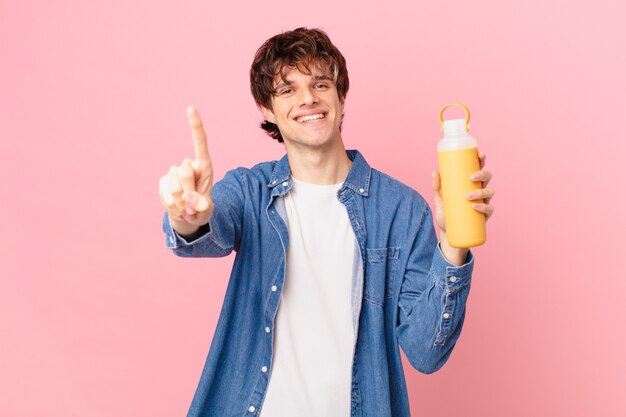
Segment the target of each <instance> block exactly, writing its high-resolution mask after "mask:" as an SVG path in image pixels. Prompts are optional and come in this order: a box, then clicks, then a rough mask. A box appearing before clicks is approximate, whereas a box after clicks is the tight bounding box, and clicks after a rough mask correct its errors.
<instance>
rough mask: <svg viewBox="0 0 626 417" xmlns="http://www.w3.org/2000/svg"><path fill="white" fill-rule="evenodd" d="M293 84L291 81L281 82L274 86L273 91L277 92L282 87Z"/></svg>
mask: <svg viewBox="0 0 626 417" xmlns="http://www.w3.org/2000/svg"><path fill="white" fill-rule="evenodd" d="M292 84H293V81H291V80H283V82H281V83H278V84H276V87H274V90H275V91H276V90H279V89H281V88H283V87H287V86H290V85H292Z"/></svg>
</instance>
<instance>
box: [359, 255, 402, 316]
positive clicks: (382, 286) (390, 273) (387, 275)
mask: <svg viewBox="0 0 626 417" xmlns="http://www.w3.org/2000/svg"><path fill="white" fill-rule="evenodd" d="M365 250H366V258H367V259H366V262H365V282H364V284H363V287H364V289H363V298H365V299H366V300H368V301H370V302H372V303H375V304H379V305H381V306H382V305H384V304H385V300H387V299H389V298H391V297H392V296H393V287H394V283H395V280H396V270H397V269H398V255H399V253H400V248H396V247H389V248H378V249H365Z"/></svg>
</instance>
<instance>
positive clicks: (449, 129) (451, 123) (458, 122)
mask: <svg viewBox="0 0 626 417" xmlns="http://www.w3.org/2000/svg"><path fill="white" fill-rule="evenodd" d="M467 132H468V128H467V126H466V123H465V119H451V120H444V121H443V135H444V136H457V135H465V134H467Z"/></svg>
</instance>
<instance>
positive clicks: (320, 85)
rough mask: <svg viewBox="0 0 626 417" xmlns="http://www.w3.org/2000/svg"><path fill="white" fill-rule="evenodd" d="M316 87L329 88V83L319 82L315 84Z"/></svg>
mask: <svg viewBox="0 0 626 417" xmlns="http://www.w3.org/2000/svg"><path fill="white" fill-rule="evenodd" d="M315 88H328V84H326V83H317V84H315Z"/></svg>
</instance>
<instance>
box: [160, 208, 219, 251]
mask: <svg viewBox="0 0 626 417" xmlns="http://www.w3.org/2000/svg"><path fill="white" fill-rule="evenodd" d="M202 227H204V226H202ZM206 229H207V231H206V233H204V234H202V235H201V236H200V237H198V238H196V239H194V240H191V241H188V240H186V239H185V238H183V237H182V236H181V235H179V234H178V233H177V232H176V231H175V230H174V229H173V228H172V224H171V223H170V217H169V216H168V215H167V212H166V213H165V214H164V215H163V232H165V244H166V246H167V247H168V248H169V249H176V248H181V247H185V246H192V245H195V244H196V243H198V242H202V241H203V240H205V239H207V238H208V237H209V236H210V235H211V230H212V227H211V222H210V221H209V224H208V227H207V228H206Z"/></svg>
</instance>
